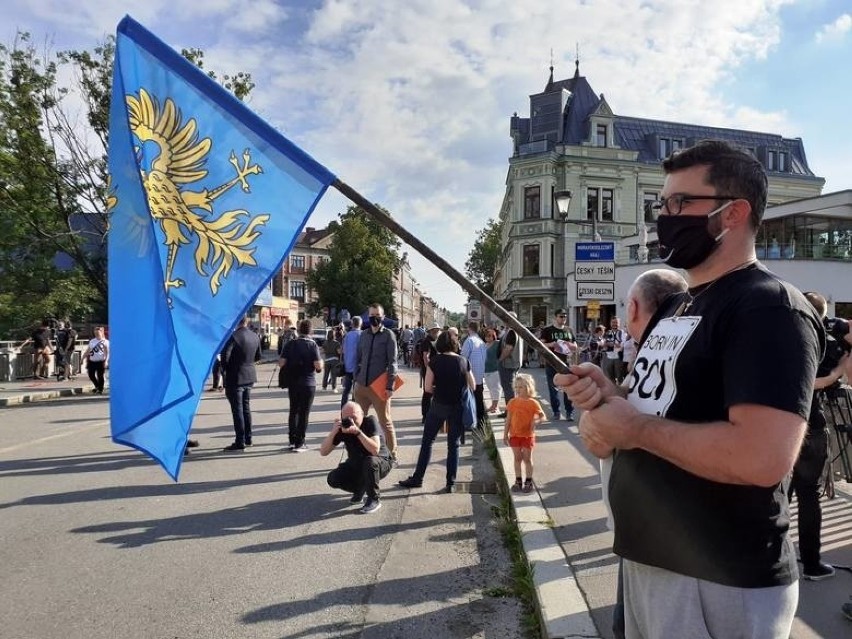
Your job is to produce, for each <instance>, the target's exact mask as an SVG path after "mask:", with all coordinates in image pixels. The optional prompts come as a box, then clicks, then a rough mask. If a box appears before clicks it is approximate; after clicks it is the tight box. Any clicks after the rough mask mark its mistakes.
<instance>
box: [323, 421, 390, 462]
mask: <svg viewBox="0 0 852 639" xmlns="http://www.w3.org/2000/svg"><path fill="white" fill-rule="evenodd" d="M360 428H361V432H363V433H364V434H365V435H366V436H367V437H375V436H376V435H378V436H379V454H378V455H377V457H384V458H385V459H387V458H389V457H390V452H389V451H388V447H387V446H386V445H385V438H384V437H383V436H382V429H381V428H379V422H378V420H377V419H376V418H375V416H373V415H367V416H366V417H365V418H364V420H363V421H362V422H361V426H360ZM340 442H343V445H344V446H345V447H346V460H347V461H351V462H360V461H361V460H362V459H364V458H365V457H370V456H371V455H370V453H369V452H368V451H367V449H366V448H364V445H363V444H362V443H361V441H360V439H359V437H358V435H350V434H348V433H342V432H340V431H337V434H336V435H335V436H334V445H335V446H337V445H338V444H340Z"/></svg>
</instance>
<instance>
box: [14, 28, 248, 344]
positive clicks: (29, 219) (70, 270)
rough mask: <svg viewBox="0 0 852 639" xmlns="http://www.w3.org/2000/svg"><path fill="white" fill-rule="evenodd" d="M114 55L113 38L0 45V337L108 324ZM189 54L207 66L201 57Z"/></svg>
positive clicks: (239, 79) (243, 79)
mask: <svg viewBox="0 0 852 639" xmlns="http://www.w3.org/2000/svg"><path fill="white" fill-rule="evenodd" d="M114 54H115V42H114V39H113V38H108V39H107V40H105V41H104V42H103V43H101V44H100V45H98V46H96V47H95V48H94V49H93V50H92V51H64V52H59V53H56V54H51V53H50V52H40V51H39V50H38V49H37V48H36V47H35V46H34V45H33V43H32V41H31V39H30V37H29V35H28V34H26V33H19V34H18V35H17V37H16V39H15V41H14V43H13V44H12V45H11V46H9V47H6V46H3V45H0V335H5V334H7V333H9V332H10V331H12V332H25V331H26V329H27V328H28V327H29V326H31V325H32V324H33V323H35V322H37V321H38V320H39V319H42V318H47V317H73V318H75V319H77V318H80V319H82V318H86V319H97V320H105V319H106V318H107V315H106V301H107V277H106V240H107V231H108V228H109V227H108V218H107V212H106V211H107V207H106V191H107V158H106V149H107V145H108V136H109V107H110V95H111V84H112V65H113V57H114ZM185 54H186V57H187V58H188V59H189V60H190V61H192V62H194V63H195V64H197V65H198V66H199V67H202V68H203V58H204V54H203V52H202V51H200V50H198V49H191V50H188V51H186V52H185ZM208 75H209V76H210V77H212V78H213V79H214V80H218V79H219V78H218V77H217V76H216V74H215V73H213V72H208ZM60 77H70V78H72V80H71V82H70V84H69V85H68V86H63V85H61V84H60V81H59V78H60ZM222 83H223V84H224V85H225V87H226V88H228V89H229V90H231V91H233V92H234V94H235V95H236V96H237V97H238V98H240V99H244V98H245V97H246V96H248V94H249V93H250V92H251V90H252V88H253V87H254V83H253V82H252V80H251V75H249V74H247V73H243V72H240V73H237V74H236V75H235V76H228V75H225V76H223V80H222Z"/></svg>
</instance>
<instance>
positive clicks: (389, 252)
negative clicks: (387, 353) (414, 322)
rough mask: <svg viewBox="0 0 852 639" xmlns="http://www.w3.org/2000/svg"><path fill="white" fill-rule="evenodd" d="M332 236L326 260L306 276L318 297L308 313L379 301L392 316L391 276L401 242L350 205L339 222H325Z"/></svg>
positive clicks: (357, 310) (357, 311) (360, 308)
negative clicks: (327, 223)
mask: <svg viewBox="0 0 852 639" xmlns="http://www.w3.org/2000/svg"><path fill="white" fill-rule="evenodd" d="M328 228H329V230H330V231H331V232H333V233H334V237H333V239H332V241H331V246H330V247H329V259H328V260H327V261H326V262H323V263H322V264H320V265H319V266H317V267H316V268H315V269H313V270H312V271H311V272H310V273H308V275H307V278H306V279H307V284H308V286H309V287H310V288H311V290H313V291H314V292H315V293H316V294H317V296H318V299H317V301H316V302H315V303H314V304H312V305H309V308H308V312H309V313H310V314H312V315H319V314H320V309H322V308H323V307H325V306H328V307H331V306H335V307H337V309H342V308H348V309H349V310H350V311H351V312H352V313H353V314H360V313H362V312H363V311H364V310H365V309H366V308H367V307H368V306H369V305H370V304H373V303H378V304H381V305H382V306H383V307H384V309H385V315H386V316H388V317H393V316H394V303H393V278H394V276H395V274H396V273H397V272H398V269H399V266H400V259H399V255H398V251H399V247H400V242H399V240H398V239H397V238H396V236H395V235H394V234H393V233H391V232H390V231H389V230H388V229H386V228H385V227H383V226H382V225H380V224H379V223H378V222H376V221H374V220H373V219H372V218H371V217H370V216H369V215H367V214H366V213H365V212H364V211H363V209H361V208H360V207H357V206H350V207H349V208H348V209H347V210H346V213H343V214H342V215H340V221H339V222H338V221H334V222H331V223H330V224H329V225H328Z"/></svg>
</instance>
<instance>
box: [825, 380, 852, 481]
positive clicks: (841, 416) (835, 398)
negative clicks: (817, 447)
mask: <svg viewBox="0 0 852 639" xmlns="http://www.w3.org/2000/svg"><path fill="white" fill-rule="evenodd" d="M817 397H818V398H819V401H820V406H821V407H822V411H823V414H824V415H825V419H826V421H827V422H828V426H829V428H831V429H832V430H833V431H834V444H832V442H831V438H829V447H830V451H829V458H830V462H829V468H833V465H834V463H835V462H836V461H837V460H840V465H841V468H842V469H843V479H845V480H846V481H847V482H850V481H852V463H850V450H849V447H850V442H852V387H850V386H845V385H844V386H837V387H835V388H826V389H825V390H823V391H820V392H819V393H818V395H817Z"/></svg>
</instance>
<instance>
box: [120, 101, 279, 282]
mask: <svg viewBox="0 0 852 639" xmlns="http://www.w3.org/2000/svg"><path fill="white" fill-rule="evenodd" d="M127 112H128V118H129V126H130V130H131V132H132V133H133V136H134V149H135V151H136V156H137V161H138V165H139V172H140V174H141V176H142V184H143V186H144V188H145V192H146V195H147V199H148V207H149V210H150V212H151V217H153V218H154V219H155V220H157V222H159V224H160V227H161V228H162V230H163V234H164V236H165V239H164V241H163V243H164V244H165V245H166V247H167V248H168V253H167V257H166V272H165V281H164V284H165V289H166V294H168V293H169V290H170V289H172V288H180V287H182V286H184V285H185V282H184V280H183V279H180V278H178V277H175V276H174V270H175V260H176V258H177V255H178V251H179V250H180V248H181V247H182V246H183V245H186V244H189V243H190V242H192V236H193V235H194V236H196V238H197V246H196V248H195V270H196V272H197V273H198V275H200V276H202V277H209V278H210V291H211V292H212V293H213V295H214V296H215V295H216V293H217V291H218V290H219V287H220V286H221V284H222V278H224V277H227V276H228V273H230V271H231V269H232V268H233V267H234V265H235V264H236V265H237V266H257V262H256V261H255V259H254V255H253V254H254V251H255V249H254V247H253V246H252V244H254V242H255V240H257V238H258V237H259V236H260V235H261V232H260V230H259V227H261V226H263V225H264V224H266V222H267V221H268V220H269V215H266V214H263V215H255V216H253V217H252V215H251V213H250V212H249V211H246V210H244V209H235V210H233V211H224V212H222V213H221V214H219V215H218V217H211V215H210V214H212V213H213V206H212V204H213V202H214V201H215V200H216V199H217V198H218V197H220V196H221V195H223V194H224V193H225V192H226V191H228V190H229V189H231V188H232V187H234V186H236V185H237V184H239V185H240V187H241V188H242V190H243V191H244V192H245V193H249V192H250V191H251V189H250V187H249V183H248V176H250V175H258V174H260V173H263V170H262V168H261V167H260V166H259V165H257V164H252V163H251V156H250V153H249V150H248V149H246V150H245V151H243V154H242V162H240V161H239V160H238V158H237V155H236V153H234V151H233V150H232V151H231V155H230V158H229V161H230V163H231V164H232V165H233V167H234V169H235V171H236V177H234V178H233V179H232V180H230V181H228V182H226V183H224V184H222V185H220V186H217V187H216V188H214V189H213V190H208V189H206V188H202V189H200V190H190V189H188V188H186V185H189V184H193V183H196V182H198V181H200V180H202V179H204V178H205V177H206V176H207V169H206V168H205V164H206V163H207V156H208V154H209V153H210V149H211V147H212V144H213V142H212V140H211V139H210V138H203V139H199V133H198V125H197V123H196V121H195V119H194V118H189V119H188V120H187V121H186V122H184V121H183V118H182V116H181V112H180V110H179V109H178V107H177V106H176V105H175V102H174V101H173V100H172V99H171V98H168V99H166V101H165V102H164V103H163V104H162V105H160V103H159V102H158V101H157V100H156V98H154V97H152V96H151V95H149V93H148V92H147V91H146V90H145V89H140V91H139V96H138V97H136V96H133V95H128V96H127ZM207 269H210V270H211V272H210V273H209V274H208V270H207Z"/></svg>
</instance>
